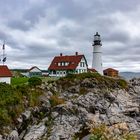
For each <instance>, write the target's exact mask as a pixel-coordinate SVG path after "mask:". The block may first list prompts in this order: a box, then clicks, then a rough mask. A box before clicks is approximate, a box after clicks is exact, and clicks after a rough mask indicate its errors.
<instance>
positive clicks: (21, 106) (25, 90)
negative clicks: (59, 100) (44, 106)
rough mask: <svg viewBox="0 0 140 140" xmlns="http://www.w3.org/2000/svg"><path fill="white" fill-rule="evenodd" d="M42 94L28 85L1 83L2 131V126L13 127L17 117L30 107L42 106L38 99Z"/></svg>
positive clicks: (0, 124) (0, 125)
mask: <svg viewBox="0 0 140 140" xmlns="http://www.w3.org/2000/svg"><path fill="white" fill-rule="evenodd" d="M41 94H42V91H41V90H40V89H39V88H36V87H35V88H32V87H31V86H28V85H19V86H16V87H15V86H14V87H13V86H12V85H9V84H5V83H0V131H2V126H6V125H13V124H15V123H16V119H17V117H18V116H19V115H20V114H21V113H22V112H23V111H24V110H25V109H26V108H28V107H34V106H37V105H39V104H40V102H39V100H38V97H39V96H40V95H41Z"/></svg>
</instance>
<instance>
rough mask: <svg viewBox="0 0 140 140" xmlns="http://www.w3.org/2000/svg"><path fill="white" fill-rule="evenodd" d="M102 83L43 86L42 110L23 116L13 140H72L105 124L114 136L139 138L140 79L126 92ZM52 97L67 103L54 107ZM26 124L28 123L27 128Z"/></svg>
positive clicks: (104, 82) (81, 82)
mask: <svg viewBox="0 0 140 140" xmlns="http://www.w3.org/2000/svg"><path fill="white" fill-rule="evenodd" d="M101 83H102V84H100V82H99V81H98V80H97V79H96V78H85V79H82V80H81V79H80V80H79V79H74V80H73V79H72V80H69V81H65V80H64V79H62V80H60V81H56V82H51V83H49V82H47V83H44V84H43V85H42V86H41V88H42V90H43V91H44V95H42V96H41V97H40V100H41V102H42V106H41V107H37V109H29V110H28V111H26V112H25V113H22V115H21V117H20V118H18V121H19V122H20V123H21V124H20V125H19V124H18V125H17V129H18V130H17V131H16V132H15V131H14V132H13V133H12V134H14V137H15V138H14V140H16V139H24V140H39V139H40V140H42V139H46V138H47V139H48V140H62V139H63V140H72V138H74V137H78V136H79V134H80V135H82V136H84V135H86V134H84V132H85V131H87V130H90V129H91V128H92V127H93V126H95V125H98V124H103V123H104V124H106V125H107V126H109V127H112V128H113V129H112V130H113V131H114V133H116V132H117V133H118V132H119V133H122V132H123V131H130V132H133V133H135V134H136V135H138V137H139V135H140V79H133V80H131V81H130V83H129V84H128V87H127V88H121V87H120V86H119V84H117V83H109V82H108V81H107V80H105V81H102V82H101ZM108 85H109V86H110V87H109V86H108ZM51 96H57V98H58V99H57V100H59V99H63V100H64V101H65V102H64V103H62V104H60V102H58V103H57V105H55V106H54V105H53V102H52V101H50V98H51ZM40 112H42V113H43V114H40ZM38 114H39V115H38ZM23 120H26V123H27V122H28V123H29V124H28V125H27V126H26V127H23V123H24V121H23ZM27 120H30V121H27ZM21 128H22V129H21ZM19 130H20V131H19ZM21 130H22V131H21ZM87 134H88V133H87ZM12 136H13V135H12ZM9 137H10V135H9ZM79 137H80V138H81V136H79ZM0 139H2V137H0ZM3 139H6V138H3ZM139 139H140V138H139Z"/></svg>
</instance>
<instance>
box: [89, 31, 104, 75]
mask: <svg viewBox="0 0 140 140" xmlns="http://www.w3.org/2000/svg"><path fill="white" fill-rule="evenodd" d="M92 46H93V60H92V68H93V69H95V70H96V71H97V72H98V73H100V74H101V75H103V68H102V51H101V46H102V44H101V38H100V35H99V34H98V32H96V34H95V35H94V41H93V44H92Z"/></svg>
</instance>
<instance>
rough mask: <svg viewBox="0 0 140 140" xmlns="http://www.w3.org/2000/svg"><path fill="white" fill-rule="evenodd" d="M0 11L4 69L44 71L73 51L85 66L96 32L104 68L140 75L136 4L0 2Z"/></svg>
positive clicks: (112, 0) (139, 5) (117, 0)
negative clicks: (83, 56)
mask: <svg viewBox="0 0 140 140" xmlns="http://www.w3.org/2000/svg"><path fill="white" fill-rule="evenodd" d="M0 6H1V7H0V46H1V48H2V44H3V41H4V40H5V41H6V55H7V62H6V64H7V65H8V66H9V67H10V68H30V67H31V66H34V65H36V66H38V67H39V68H41V69H47V68H48V66H49V64H50V62H51V60H52V59H53V57H54V56H56V55H59V54H60V53H63V54H64V55H69V54H74V53H75V52H76V51H77V52H79V53H80V54H85V56H86V58H87V61H88V65H89V67H91V63H92V41H93V35H94V33H95V32H97V31H98V32H99V33H100V35H101V37H102V44H103V46H102V51H103V66H104V68H107V67H112V68H116V69H119V70H120V71H140V0H0ZM0 55H2V50H1V51H0Z"/></svg>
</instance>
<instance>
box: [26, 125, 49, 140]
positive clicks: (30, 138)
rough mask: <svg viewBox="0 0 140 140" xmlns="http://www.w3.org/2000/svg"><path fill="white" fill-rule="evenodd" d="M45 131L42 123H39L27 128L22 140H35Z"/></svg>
mask: <svg viewBox="0 0 140 140" xmlns="http://www.w3.org/2000/svg"><path fill="white" fill-rule="evenodd" d="M46 131H47V128H46V126H45V125H44V123H40V124H38V125H33V126H32V127H31V128H29V130H28V132H27V134H26V135H25V136H24V138H23V139H24V140H37V139H38V138H41V137H42V136H43V135H44V134H45V133H46Z"/></svg>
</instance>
